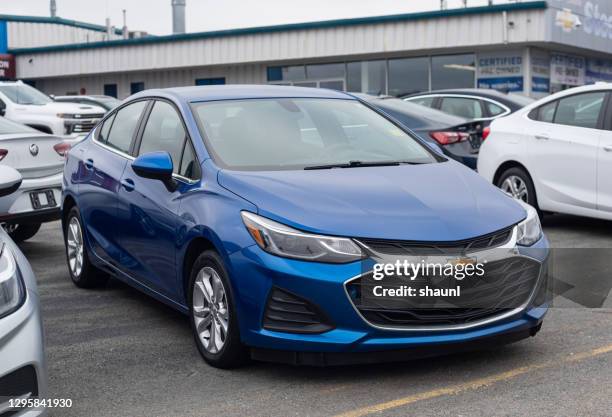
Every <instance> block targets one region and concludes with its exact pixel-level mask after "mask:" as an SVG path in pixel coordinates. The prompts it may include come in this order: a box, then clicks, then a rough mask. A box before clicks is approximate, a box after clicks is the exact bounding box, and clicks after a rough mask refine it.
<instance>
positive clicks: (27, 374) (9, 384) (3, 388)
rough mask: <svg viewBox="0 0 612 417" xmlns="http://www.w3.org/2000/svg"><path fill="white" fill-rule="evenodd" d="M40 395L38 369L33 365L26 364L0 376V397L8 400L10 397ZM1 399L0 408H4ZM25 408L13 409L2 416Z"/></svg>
mask: <svg viewBox="0 0 612 417" xmlns="http://www.w3.org/2000/svg"><path fill="white" fill-rule="evenodd" d="M37 396H38V380H37V379H36V369H34V367H33V366H32V365H28V366H24V367H23V368H19V369H17V370H16V371H13V372H11V373H10V374H8V375H5V376H3V377H2V378H0V399H2V401H8V399H9V398H31V397H37ZM2 401H0V408H2V409H4V407H3V406H4V405H5V404H4V403H2ZM21 411H23V409H19V410H17V409H13V410H10V409H9V411H6V412H4V413H2V414H0V416H1V417H8V416H12V415H14V414H17V412H21Z"/></svg>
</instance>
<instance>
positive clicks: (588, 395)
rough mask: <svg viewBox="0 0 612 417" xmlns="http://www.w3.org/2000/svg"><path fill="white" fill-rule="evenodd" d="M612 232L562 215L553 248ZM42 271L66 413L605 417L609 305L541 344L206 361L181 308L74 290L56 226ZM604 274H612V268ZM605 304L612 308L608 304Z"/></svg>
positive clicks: (554, 321)
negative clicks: (331, 363)
mask: <svg viewBox="0 0 612 417" xmlns="http://www.w3.org/2000/svg"><path fill="white" fill-rule="evenodd" d="M611 226H612V223H610V222H604V221H597V220H590V219H582V218H576V217H570V216H560V215H559V216H552V217H550V218H547V219H545V222H544V227H545V230H546V232H547V233H548V236H549V238H550V240H551V242H552V244H553V245H554V246H555V245H556V246H565V247H576V246H580V247H597V248H601V247H612V227H611ZM22 249H23V250H24V252H25V254H26V255H27V256H28V258H29V260H30V262H31V263H32V266H33V268H34V270H35V272H36V274H37V278H38V283H39V292H40V295H41V300H42V310H43V318H44V325H45V333H46V341H47V345H46V351H47V360H48V368H49V385H50V392H49V397H50V398H71V399H72V400H73V404H74V405H73V407H72V408H71V409H66V410H57V411H56V412H52V413H51V415H61V416H64V415H65V416H209V415H211V416H212V415H215V416H290V415H308V416H319V415H321V416H323V415H337V414H344V413H345V415H352V416H361V415H370V414H375V415H394V416H395V415H396V416H526V415H530V416H609V415H610V410H612V308H600V309H586V308H555V309H553V310H551V311H550V313H549V315H548V317H547V320H546V321H545V323H544V327H543V329H542V331H541V332H540V333H539V334H538V336H537V337H535V338H531V339H528V340H525V341H522V342H519V343H517V344H514V345H511V346H507V347H503V348H499V349H497V350H494V351H486V352H477V353H469V354H461V355H455V356H449V357H443V358H434V359H428V360H420V361H416V362H407V363H401V364H387V365H380V366H372V365H368V366H351V367H343V368H322V369H321V368H296V367H290V366H281V365H276V364H265V363H255V364H252V365H250V366H248V367H245V368H242V369H239V370H232V371H222V370H218V369H214V368H211V367H209V366H208V365H206V364H205V363H204V362H203V361H202V360H201V358H200V356H199V354H198V352H197V350H196V347H195V344H194V343H193V341H192V336H191V331H190V329H189V324H188V321H187V319H186V318H185V317H183V316H182V315H180V314H179V313H177V312H175V311H173V310H171V309H169V308H167V307H165V306H164V305H162V304H160V303H158V302H156V301H154V300H152V299H150V298H148V297H146V296H144V295H142V294H140V293H139V292H137V291H136V290H133V289H131V288H130V287H128V286H126V285H124V284H121V283H119V282H117V281H111V282H110V283H109V285H108V286H107V287H106V288H104V289H99V290H80V289H77V288H76V287H74V286H73V285H72V283H71V282H70V279H69V277H68V272H67V269H66V266H65V260H64V248H63V243H62V237H61V232H60V227H59V223H51V224H48V225H45V226H43V229H42V230H41V232H40V233H39V234H38V235H36V236H35V237H34V238H33V239H31V240H30V241H28V242H26V243H24V244H23V245H22ZM607 273H612V272H610V269H608V272H607ZM606 306H609V300H608V302H607V303H606Z"/></svg>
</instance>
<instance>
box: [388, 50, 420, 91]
mask: <svg viewBox="0 0 612 417" xmlns="http://www.w3.org/2000/svg"><path fill="white" fill-rule="evenodd" d="M428 90H429V58H427V57H422V58H402V59H390V60H389V93H388V94H389V95H391V96H402V95H406V94H411V93H419V92H421V91H428Z"/></svg>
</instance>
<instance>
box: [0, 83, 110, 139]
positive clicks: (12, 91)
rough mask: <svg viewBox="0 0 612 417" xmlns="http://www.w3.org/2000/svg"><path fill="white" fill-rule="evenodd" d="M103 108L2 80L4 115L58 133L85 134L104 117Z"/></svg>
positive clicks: (0, 99)
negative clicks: (58, 99)
mask: <svg viewBox="0 0 612 417" xmlns="http://www.w3.org/2000/svg"><path fill="white" fill-rule="evenodd" d="M105 112H106V110H104V109H103V108H101V107H98V106H93V105H85V104H78V103H58V102H55V101H53V99H52V98H50V97H49V96H47V95H46V94H44V93H42V92H40V91H39V90H37V89H35V88H34V87H31V86H29V85H28V84H25V83H23V82H22V81H0V116H4V117H6V118H7V119H9V120H12V121H15V122H18V123H21V124H24V125H27V126H30V127H33V128H34V129H37V130H40V131H41V132H45V133H50V134H53V135H57V136H71V137H78V136H84V135H86V134H87V133H89V131H90V130H91V129H93V127H94V126H95V125H96V124H97V123H98V121H99V120H100V119H101V118H102V117H103V116H104V113H105Z"/></svg>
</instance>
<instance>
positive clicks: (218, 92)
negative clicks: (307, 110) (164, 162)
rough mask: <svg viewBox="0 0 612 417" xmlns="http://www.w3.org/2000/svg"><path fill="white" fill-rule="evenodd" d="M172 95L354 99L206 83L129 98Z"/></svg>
mask: <svg viewBox="0 0 612 417" xmlns="http://www.w3.org/2000/svg"><path fill="white" fill-rule="evenodd" d="M158 95H163V96H172V97H175V98H176V99H178V100H181V101H187V102H192V103H195V102H201V101H218V100H237V99H253V98H330V99H345V100H355V98H354V97H352V96H350V95H348V94H346V93H343V92H341V91H335V90H328V89H323V88H307V87H290V86H279V85H238V84H236V85H207V86H195V87H175V88H163V89H154V90H145V91H141V92H139V93H137V94H135V95H133V96H131V97H130V99H134V98H142V97H154V96H158Z"/></svg>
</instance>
